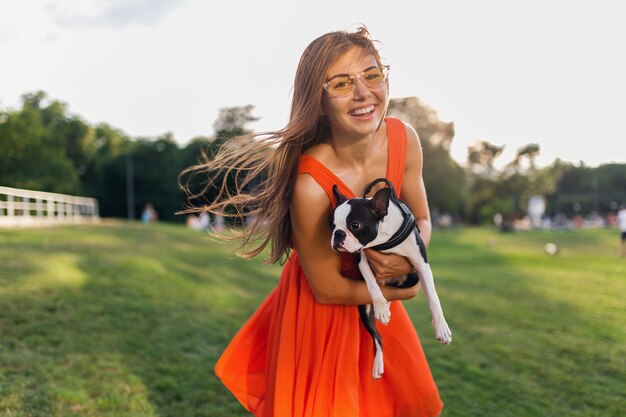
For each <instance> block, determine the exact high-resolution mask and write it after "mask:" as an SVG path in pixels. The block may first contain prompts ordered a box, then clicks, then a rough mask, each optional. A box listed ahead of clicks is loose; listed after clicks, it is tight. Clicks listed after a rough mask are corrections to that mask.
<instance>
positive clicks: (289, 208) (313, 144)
mask: <svg viewBox="0 0 626 417" xmlns="http://www.w3.org/2000/svg"><path fill="white" fill-rule="evenodd" d="M376 45H377V43H375V41H372V39H371V38H370V36H369V33H368V31H367V29H366V28H365V27H360V28H358V29H357V30H356V31H355V32H344V31H341V32H330V33H326V34H325V35H322V36H320V37H319V38H317V39H315V40H314V41H313V42H311V43H310V44H309V46H308V47H307V48H306V49H305V51H304V53H303V54H302V56H301V58H300V62H299V64H298V67H297V70H296V75H295V81H294V86H293V94H292V106H291V114H290V117H289V121H288V123H287V125H286V126H285V127H283V128H282V129H280V130H277V131H273V132H268V133H266V134H257V135H253V136H254V139H255V140H250V137H243V138H239V139H231V142H229V143H230V144H233V143H234V144H235V145H233V146H223V147H222V148H221V149H220V151H219V152H218V154H217V155H215V156H214V158H213V159H212V160H209V161H208V162H207V163H206V164H205V165H202V166H200V167H195V168H194V167H192V168H191V169H190V170H186V171H185V172H186V173H206V172H208V175H209V182H210V183H211V184H212V185H213V186H214V188H215V189H217V190H222V191H221V194H220V195H218V196H217V198H215V197H213V196H212V199H211V202H210V203H209V204H208V205H207V206H203V207H198V208H197V210H196V212H198V211H201V210H207V211H210V212H211V213H212V214H213V215H216V216H217V215H227V216H228V215H230V217H233V216H238V215H239V213H246V214H247V215H249V216H250V219H251V220H250V221H251V224H246V225H245V227H242V228H241V229H239V230H240V232H241V234H242V236H241V237H242V238H243V239H245V240H244V241H243V242H244V243H245V242H248V243H249V244H250V245H251V247H246V248H244V249H246V250H245V251H244V253H243V256H246V257H253V256H256V255H258V254H260V253H261V252H262V251H263V249H264V248H267V249H268V252H266V253H268V256H269V259H268V260H269V261H270V262H281V261H282V262H284V267H283V269H282V274H281V277H280V281H279V282H278V284H277V287H276V288H275V289H274V291H273V292H272V293H271V294H270V295H269V296H268V298H267V299H266V301H265V302H264V303H263V304H262V305H261V306H260V307H259V308H258V310H257V311H256V313H255V314H254V315H253V316H252V317H251V318H250V319H249V320H248V322H247V323H246V324H244V326H243V327H242V328H241V330H240V331H239V332H238V333H237V335H236V336H235V337H234V339H233V340H232V341H231V343H230V344H229V345H228V347H227V348H226V349H225V351H224V352H223V354H222V355H221V357H220V358H219V360H218V362H217V364H216V367H215V372H216V374H217V375H218V377H219V378H220V379H221V380H222V382H223V383H224V384H225V385H226V387H227V388H228V389H229V390H230V391H231V392H232V393H233V394H234V395H235V396H236V397H237V399H238V400H239V401H240V402H241V403H242V404H243V405H244V407H246V409H248V410H249V411H250V412H251V413H252V414H253V415H255V416H264V417H304V416H307V417H342V416H346V417H347V416H365V415H371V416H380V417H392V416H393V417H400V416H404V417H409V416H410V417H434V416H438V415H440V413H441V410H442V408H443V403H442V402H441V399H440V397H439V392H438V389H437V386H436V385H435V381H434V379H433V376H432V374H431V372H430V369H429V366H428V362H427V360H426V356H425V355H424V351H423V349H422V346H421V343H420V340H419V338H418V336H417V333H416V331H415V327H414V326H413V323H412V322H411V319H410V317H409V315H408V314H407V312H406V310H405V308H404V306H403V305H402V303H401V302H399V301H398V300H408V299H411V298H413V297H415V296H416V295H417V293H418V292H417V289H418V287H417V286H414V287H411V288H396V287H393V286H382V287H381V289H382V291H383V294H384V296H385V298H386V299H387V300H394V301H391V312H392V313H391V317H392V318H391V321H390V322H389V325H388V326H380V327H379V330H380V333H381V336H382V340H383V344H384V346H385V357H386V358H389V361H388V362H385V373H384V375H383V376H382V378H381V379H380V380H376V379H374V378H373V376H372V369H371V364H372V361H373V356H374V346H373V343H372V338H371V336H370V335H369V334H368V333H367V330H366V329H365V327H364V326H363V325H362V324H361V320H360V317H359V312H358V308H357V306H358V305H359V304H369V303H371V302H372V298H371V296H370V293H369V291H368V289H367V287H366V284H365V282H364V281H363V280H362V279H360V273H359V269H358V266H357V264H356V261H355V258H354V255H352V254H348V253H343V254H341V253H339V252H336V251H334V250H333V249H332V247H331V230H330V227H329V222H328V220H329V216H330V213H331V211H332V209H333V206H334V205H335V203H336V200H335V196H334V194H333V192H332V187H333V185H337V186H338V187H339V189H340V191H341V193H342V194H343V195H346V196H349V197H352V196H355V195H361V194H362V193H363V191H364V189H365V187H366V186H367V184H369V183H371V182H372V181H374V180H375V179H377V178H380V177H386V178H387V179H388V180H389V181H391V182H392V183H393V184H394V186H395V187H396V189H397V190H398V193H399V194H401V195H402V198H403V200H404V201H406V203H407V204H408V205H409V206H410V208H411V209H412V211H413V213H414V215H415V218H416V220H417V223H418V224H419V228H420V230H421V235H422V239H423V240H424V242H426V244H428V242H429V241H430V236H431V231H432V224H431V219H430V213H429V210H428V204H427V199H426V189H425V187H424V181H423V177H422V165H423V155H422V148H421V145H420V141H419V138H418V136H417V133H416V132H415V130H414V129H413V128H412V127H410V126H408V125H406V124H405V123H404V122H402V121H401V120H399V119H396V118H392V117H386V111H387V105H388V101H389V84H388V82H389V81H388V78H387V72H388V69H389V68H388V67H387V66H385V65H383V63H382V62H381V58H380V55H379V52H378V50H377V46H376ZM259 83H261V84H263V85H264V87H265V88H268V89H271V86H270V85H269V84H267V80H259ZM232 141H235V142H232ZM231 174H232V175H231ZM230 178H238V179H241V181H242V183H240V184H235V186H236V187H237V189H235V190H233V187H232V186H231V185H230V183H229V182H228V181H230V180H229V179H230ZM257 179H258V180H260V182H261V184H260V186H255V187H251V186H250V184H251V183H252V184H254V183H253V182H252V181H253V180H257ZM231 207H234V208H235V210H230V211H229V208H231ZM192 211H193V210H192ZM237 211H238V212H237ZM187 212H189V210H187ZM233 213H234V214H233ZM366 251H367V257H368V258H370V257H371V258H373V259H372V269H373V270H374V273H375V276H376V279H377V280H378V281H382V280H384V279H385V278H391V277H398V276H402V275H406V274H407V273H409V272H411V271H412V266H411V265H410V263H409V262H408V261H407V260H406V259H405V258H404V257H402V256H396V255H390V254H383V253H380V252H377V251H374V250H370V249H366ZM251 279H255V278H254V277H251ZM256 279H258V278H256ZM385 341H388V343H386V342H385ZM385 343H386V344H385Z"/></svg>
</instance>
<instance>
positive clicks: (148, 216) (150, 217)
mask: <svg viewBox="0 0 626 417" xmlns="http://www.w3.org/2000/svg"><path fill="white" fill-rule="evenodd" d="M158 218H159V217H158V214H157V211H156V210H155V209H154V206H153V205H152V203H146V205H145V206H144V207H143V211H142V212H141V221H142V222H143V223H155V222H156V221H157V220H158Z"/></svg>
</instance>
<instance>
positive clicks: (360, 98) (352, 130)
mask: <svg viewBox="0 0 626 417" xmlns="http://www.w3.org/2000/svg"><path fill="white" fill-rule="evenodd" d="M378 66H379V63H378V61H376V57H375V56H374V55H373V54H371V53H368V52H367V51H365V50H364V49H362V48H359V47H354V48H352V49H350V50H349V51H348V52H346V53H345V54H343V55H342V56H341V57H339V59H337V60H336V61H335V62H334V63H333V64H332V65H331V66H330V67H329V68H328V71H326V77H325V80H326V81H332V80H333V79H336V78H334V77H336V76H337V75H340V74H344V75H345V74H347V75H350V76H352V77H353V78H352V80H353V81H354V82H355V87H354V90H352V92H350V93H349V94H347V95H345V96H341V97H334V96H333V95H331V94H330V93H329V92H328V91H324V98H323V100H322V111H323V112H324V114H325V115H326V116H327V118H328V121H329V122H330V127H331V132H332V134H333V135H355V134H356V135H367V134H372V133H374V132H375V131H376V129H377V128H378V126H379V123H380V120H381V118H382V117H383V112H384V111H385V104H386V103H387V85H386V82H383V83H382V84H380V85H379V86H377V87H368V86H366V85H365V84H364V82H363V80H361V79H360V78H359V77H357V75H358V74H361V73H362V72H363V71H365V70H368V69H371V68H375V67H378ZM320 88H321V87H320Z"/></svg>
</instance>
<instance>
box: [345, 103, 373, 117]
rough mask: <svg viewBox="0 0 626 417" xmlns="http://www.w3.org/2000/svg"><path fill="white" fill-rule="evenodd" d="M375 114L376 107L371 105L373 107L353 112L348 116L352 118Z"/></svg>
mask: <svg viewBox="0 0 626 417" xmlns="http://www.w3.org/2000/svg"><path fill="white" fill-rule="evenodd" d="M373 112H374V106H373V105H371V106H367V107H364V108H362V109H356V110H352V111H351V112H349V113H348V114H349V115H350V116H367V115H370V114H372V113H373Z"/></svg>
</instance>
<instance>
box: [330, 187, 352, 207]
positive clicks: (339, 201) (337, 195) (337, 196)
mask: <svg viewBox="0 0 626 417" xmlns="http://www.w3.org/2000/svg"><path fill="white" fill-rule="evenodd" d="M333 194H334V195H335V199H336V200H337V206H338V205H340V204H342V203H344V202H345V201H346V200H348V199H347V198H346V196H344V195H343V194H341V193H340V192H339V187H337V184H335V185H333Z"/></svg>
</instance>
